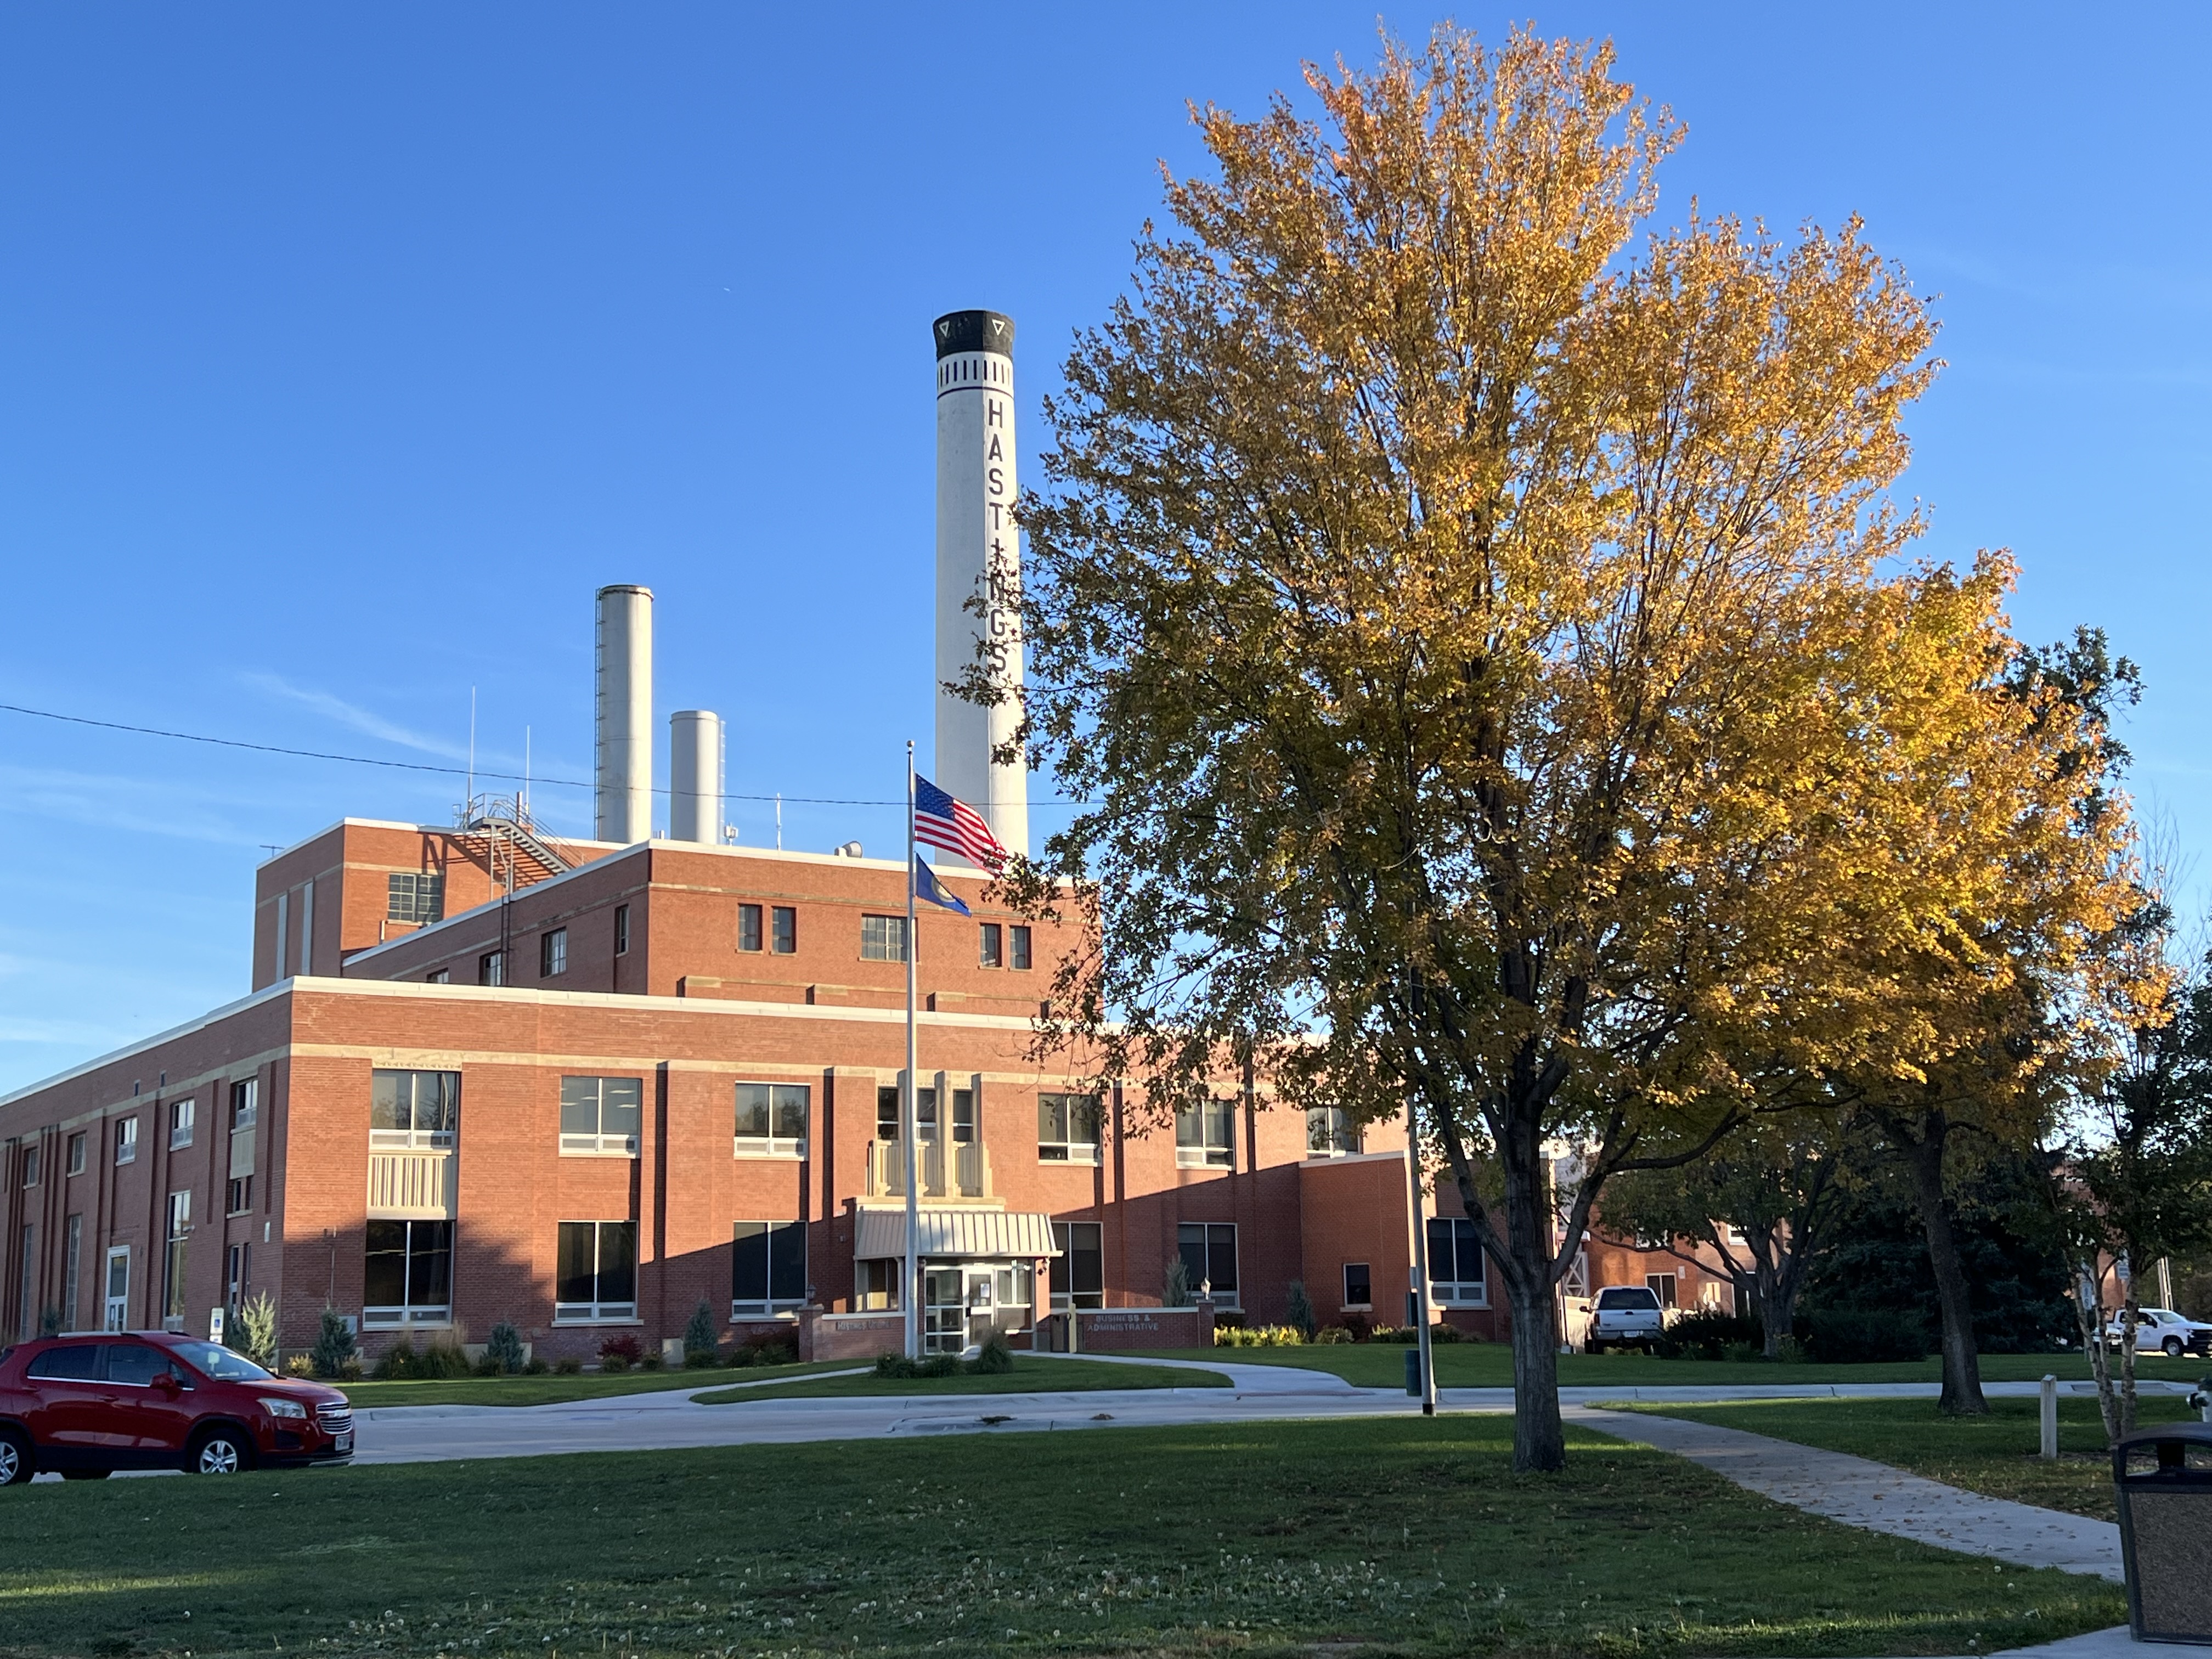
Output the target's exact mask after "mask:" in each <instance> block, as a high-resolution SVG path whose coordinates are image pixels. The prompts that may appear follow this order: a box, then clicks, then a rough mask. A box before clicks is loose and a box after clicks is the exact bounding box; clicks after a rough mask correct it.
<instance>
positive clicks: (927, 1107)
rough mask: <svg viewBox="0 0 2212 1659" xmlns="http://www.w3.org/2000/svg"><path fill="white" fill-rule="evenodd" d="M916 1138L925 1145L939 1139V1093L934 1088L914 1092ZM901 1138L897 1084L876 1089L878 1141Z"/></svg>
mask: <svg viewBox="0 0 2212 1659" xmlns="http://www.w3.org/2000/svg"><path fill="white" fill-rule="evenodd" d="M914 1127H915V1136H914V1138H915V1139H916V1140H917V1141H920V1142H921V1143H923V1144H924V1145H927V1143H929V1142H930V1141H933V1140H934V1139H937V1091H936V1089H935V1088H934V1087H931V1088H927V1089H917V1090H915V1091H914ZM898 1138H899V1091H898V1085H897V1084H896V1083H885V1084H881V1085H878V1087H877V1089H876V1139H878V1140H896V1139H898Z"/></svg>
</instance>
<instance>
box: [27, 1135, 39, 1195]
mask: <svg viewBox="0 0 2212 1659" xmlns="http://www.w3.org/2000/svg"><path fill="white" fill-rule="evenodd" d="M23 1184H24V1185H25V1186H26V1187H35V1186H37V1185H38V1184H39V1148H38V1146H37V1144H36V1143H35V1142H34V1143H33V1144H32V1145H31V1146H26V1147H24V1148H23Z"/></svg>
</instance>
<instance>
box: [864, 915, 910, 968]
mask: <svg viewBox="0 0 2212 1659" xmlns="http://www.w3.org/2000/svg"><path fill="white" fill-rule="evenodd" d="M871 925H873V927H874V930H875V932H876V933H878V934H879V935H880V936H881V937H880V938H878V939H870V938H869V937H868V934H869V929H870V927H871ZM893 950H896V955H887V954H885V953H886V952H888V951H893ZM906 952H907V938H906V918H905V917H904V916H883V915H876V914H875V913H874V912H873V911H863V912H861V914H860V960H861V961H863V962H904V961H905V960H906Z"/></svg>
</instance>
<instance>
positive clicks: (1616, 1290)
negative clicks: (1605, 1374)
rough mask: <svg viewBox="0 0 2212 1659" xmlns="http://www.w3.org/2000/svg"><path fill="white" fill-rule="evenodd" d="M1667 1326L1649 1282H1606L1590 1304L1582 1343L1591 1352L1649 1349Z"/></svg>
mask: <svg viewBox="0 0 2212 1659" xmlns="http://www.w3.org/2000/svg"><path fill="white" fill-rule="evenodd" d="M1666 1326H1667V1315H1666V1310H1664V1309H1662V1308H1661V1307H1660V1305H1659V1297H1658V1293H1657V1292H1656V1291H1653V1290H1652V1289H1651V1288H1650V1286H1649V1285H1607V1286H1606V1287H1605V1288H1604V1289H1603V1290H1601V1291H1599V1292H1598V1293H1597V1299H1596V1301H1595V1302H1594V1303H1593V1304H1591V1306H1590V1316H1589V1331H1588V1334H1587V1335H1586V1336H1585V1337H1584V1338H1583V1348H1584V1349H1585V1350H1587V1351H1588V1352H1591V1353H1603V1352H1605V1351H1606V1350H1607V1348H1614V1347H1620V1348H1642V1349H1644V1350H1645V1351H1646V1352H1649V1351H1650V1346H1651V1345H1652V1344H1653V1343H1654V1342H1656V1341H1657V1340H1659V1338H1660V1335H1661V1334H1662V1332H1663V1331H1664V1330H1665V1329H1666Z"/></svg>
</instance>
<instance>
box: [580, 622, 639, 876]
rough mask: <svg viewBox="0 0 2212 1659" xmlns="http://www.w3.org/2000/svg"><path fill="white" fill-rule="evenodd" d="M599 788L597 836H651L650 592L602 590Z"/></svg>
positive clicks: (595, 820) (632, 839) (603, 838)
mask: <svg viewBox="0 0 2212 1659" xmlns="http://www.w3.org/2000/svg"><path fill="white" fill-rule="evenodd" d="M598 671H599V682H598V683H599V697H598V708H597V725H598V738H599V770H598V776H597V779H596V781H597V783H598V785H599V791H598V799H597V805H596V811H594V812H593V814H592V825H593V828H592V833H593V834H594V835H595V836H598V838H599V840H601V841H612V842H621V843H622V844H623V845H624V846H628V845H629V843H630V842H638V841H649V840H651V839H652V837H653V590H652V589H651V588H649V587H629V586H618V587H603V588H601V589H600V590H599V653H598Z"/></svg>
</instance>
